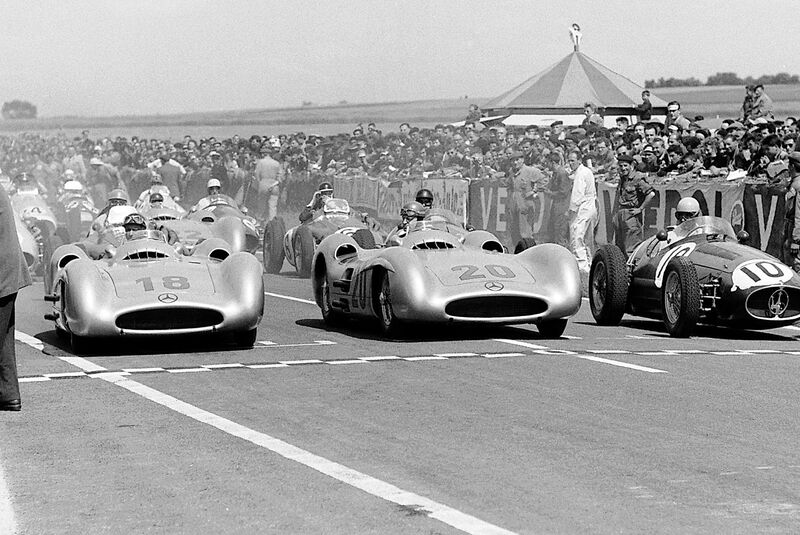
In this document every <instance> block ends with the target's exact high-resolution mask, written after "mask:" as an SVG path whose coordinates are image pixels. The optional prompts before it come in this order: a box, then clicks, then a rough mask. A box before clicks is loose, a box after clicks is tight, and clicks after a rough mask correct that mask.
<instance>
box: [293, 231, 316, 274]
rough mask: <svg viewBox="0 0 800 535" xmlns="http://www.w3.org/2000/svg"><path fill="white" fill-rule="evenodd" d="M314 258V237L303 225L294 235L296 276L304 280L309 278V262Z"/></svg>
mask: <svg viewBox="0 0 800 535" xmlns="http://www.w3.org/2000/svg"><path fill="white" fill-rule="evenodd" d="M313 258H314V236H313V235H312V234H311V229H310V228H308V227H307V226H305V225H301V226H300V227H298V229H297V232H295V234H294V266H295V268H297V274H298V275H300V276H301V277H304V278H306V279H307V278H309V277H310V276H311V260H312V259H313Z"/></svg>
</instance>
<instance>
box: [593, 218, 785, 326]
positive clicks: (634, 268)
mask: <svg viewBox="0 0 800 535" xmlns="http://www.w3.org/2000/svg"><path fill="white" fill-rule="evenodd" d="M747 238H748V236H747V233H746V232H740V234H739V236H738V237H737V235H736V234H735V233H734V231H733V228H732V227H731V225H730V223H728V222H727V221H726V220H724V219H721V218H718V217H711V216H701V217H695V218H692V219H688V220H687V221H685V222H683V223H681V224H680V225H678V226H676V227H675V228H674V229H672V230H670V231H669V233H667V232H665V231H661V232H659V233H658V234H657V235H656V236H654V237H652V238H650V239H648V240H645V241H643V242H642V243H640V244H639V245H638V246H637V247H636V249H635V250H634V252H633V253H632V254H631V256H630V258H629V259H628V260H627V262H626V260H625V255H624V254H623V253H622V251H621V250H620V249H619V248H617V247H616V246H615V245H604V246H603V247H601V248H600V249H598V251H597V252H596V253H595V255H594V259H593V260H592V268H591V272H590V274H589V301H590V305H591V309H592V315H593V316H594V319H595V321H596V322H597V323H598V324H599V325H619V323H620V321H621V319H622V316H623V314H624V313H625V312H628V313H629V314H634V315H637V316H646V317H653V318H661V319H662V320H663V322H664V325H665V326H666V328H667V331H668V332H669V334H670V335H672V336H679V337H685V336H690V335H691V334H692V331H693V329H694V328H695V325H696V324H697V323H698V322H700V323H708V324H715V325H727V326H731V327H737V328H744V329H771V328H774V327H781V326H783V325H790V324H792V323H794V322H796V321H797V320H798V319H800V275H797V274H796V273H795V272H794V271H792V270H791V269H790V268H789V267H788V266H786V265H785V264H783V263H782V262H780V261H779V260H778V259H777V258H775V257H773V256H770V255H768V254H767V253H765V252H762V251H760V250H758V249H755V248H753V247H749V246H747V245H745V244H744V243H743V242H745V241H746V240H747Z"/></svg>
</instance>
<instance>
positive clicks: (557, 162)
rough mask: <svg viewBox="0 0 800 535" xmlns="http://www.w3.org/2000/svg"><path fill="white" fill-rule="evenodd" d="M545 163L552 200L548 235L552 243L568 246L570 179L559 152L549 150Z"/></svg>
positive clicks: (548, 190)
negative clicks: (547, 169) (548, 173)
mask: <svg viewBox="0 0 800 535" xmlns="http://www.w3.org/2000/svg"><path fill="white" fill-rule="evenodd" d="M547 165H548V168H549V171H550V173H551V175H552V176H551V178H550V184H549V187H548V189H547V192H548V193H549V194H550V197H551V199H552V202H551V204H550V224H549V227H550V228H549V230H550V237H551V239H552V241H553V243H557V244H559V245H561V246H564V247H569V219H568V217H567V213H568V212H569V201H570V196H571V194H572V181H571V180H570V178H569V173H567V170H566V169H564V163H563V161H562V159H561V154H560V153H558V152H551V153H550V154H548V155H547Z"/></svg>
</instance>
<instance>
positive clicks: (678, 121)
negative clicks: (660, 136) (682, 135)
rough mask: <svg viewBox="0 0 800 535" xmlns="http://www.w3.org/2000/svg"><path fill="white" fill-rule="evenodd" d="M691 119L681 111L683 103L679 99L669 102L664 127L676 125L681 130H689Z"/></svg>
mask: <svg viewBox="0 0 800 535" xmlns="http://www.w3.org/2000/svg"><path fill="white" fill-rule="evenodd" d="M690 124H691V121H689V119H687V118H686V117H684V116H683V114H682V113H681V104H680V102H678V101H677V100H673V101H671V102H670V103H669V104H667V119H666V120H665V121H664V129H665V130H667V129H669V127H670V126H672V125H675V126H677V127H678V128H680V129H681V130H687V129H688V128H689V125H690Z"/></svg>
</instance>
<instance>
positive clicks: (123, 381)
mask: <svg viewBox="0 0 800 535" xmlns="http://www.w3.org/2000/svg"><path fill="white" fill-rule="evenodd" d="M206 370H207V369H206ZM207 371H208V370H207ZM97 377H99V378H101V379H102V380H104V381H106V382H108V383H111V384H113V385H116V386H119V387H121V388H124V389H125V390H128V391H129V392H132V393H134V394H137V395H139V396H141V397H143V398H145V399H147V400H150V401H152V402H154V403H157V404H159V405H161V406H163V407H166V408H168V409H170V410H172V411H175V412H177V413H179V414H182V415H184V416H187V417H189V418H191V419H193V420H196V421H198V422H201V423H204V424H207V425H209V426H211V427H214V428H216V429H219V430H220V431H222V432H224V433H227V434H228V435H231V436H233V437H236V438H240V439H242V440H246V441H247V442H250V443H251V444H255V445H256V446H259V447H261V448H264V449H266V450H269V451H271V452H273V453H276V454H278V455H280V456H281V457H283V458H284V459H288V460H290V461H294V462H296V463H299V464H301V465H303V466H306V467H307V468H310V469H312V470H314V471H316V472H319V473H320V474H323V475H326V476H328V477H331V478H333V479H335V480H337V481H340V482H342V483H345V484H347V485H350V486H351V487H354V488H356V489H359V490H361V491H363V492H366V493H367V494H370V495H372V496H375V497H377V498H381V499H383V500H386V501H389V502H392V503H395V504H397V505H402V506H403V507H406V508H409V509H411V510H413V511H414V512H415V513H418V514H424V515H425V516H428V517H430V518H433V519H435V520H438V521H439V522H442V523H444V524H447V525H449V526H452V527H454V528H456V529H458V530H460V531H463V532H465V533H469V534H474V535H514V532H512V531H509V530H506V529H504V528H501V527H499V526H495V525H494V524H490V523H489V522H486V521H484V520H481V519H480V518H477V517H474V516H472V515H469V514H467V513H464V512H462V511H459V510H458V509H453V508H452V507H449V506H447V505H445V504H442V503H439V502H436V501H434V500H432V499H430V498H426V497H425V496H421V495H419V494H415V493H413V492H409V491H407V490H404V489H401V488H399V487H396V486H394V485H392V484H391V483H387V482H385V481H382V480H380V479H377V478H374V477H372V476H370V475H367V474H365V473H363V472H359V471H357V470H354V469H352V468H348V467H347V466H345V465H343V464H339V463H337V462H334V461H331V460H328V459H326V458H324V457H321V456H319V455H316V454H314V453H311V452H310V451H307V450H304V449H302V448H299V447H297V446H294V445H292V444H289V443H288V442H284V441H283V440H280V439H278V438H275V437H272V436H270V435H267V434H266V433H261V432H259V431H255V430H254V429H250V428H249V427H246V426H244V425H241V424H238V423H236V422H234V421H232V420H228V419H227V418H223V417H222V416H219V415H217V414H214V413H211V412H208V411H205V410H203V409H201V408H199V407H195V406H194V405H191V404H189V403H186V402H185V401H181V400H180V399H178V398H175V397H172V396H170V395H169V394H165V393H164V392H161V391H159V390H156V389H154V388H150V387H149V386H145V385H143V384H141V383H137V382H136V381H133V380H131V379H127V378H125V377H124V376H123V375H122V374H115V373H107V372H106V373H104V374H103V375H102V376H101V375H97ZM3 483H4V481H3V479H2V472H0V498H2V497H3V491H4V487H5V486H4V485H3ZM5 494H7V492H6V493H5ZM7 503H9V504H10V501H8V502H7ZM1 504H2V502H0V505H1ZM0 512H5V511H3V510H2V509H0ZM10 521H11V525H10V527H11V528H14V529H15V525H14V521H13V511H12V512H11V515H10ZM0 526H2V524H0ZM9 533H14V531H9Z"/></svg>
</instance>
